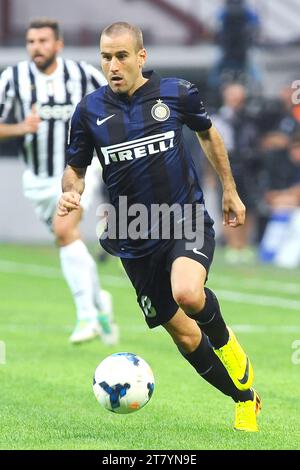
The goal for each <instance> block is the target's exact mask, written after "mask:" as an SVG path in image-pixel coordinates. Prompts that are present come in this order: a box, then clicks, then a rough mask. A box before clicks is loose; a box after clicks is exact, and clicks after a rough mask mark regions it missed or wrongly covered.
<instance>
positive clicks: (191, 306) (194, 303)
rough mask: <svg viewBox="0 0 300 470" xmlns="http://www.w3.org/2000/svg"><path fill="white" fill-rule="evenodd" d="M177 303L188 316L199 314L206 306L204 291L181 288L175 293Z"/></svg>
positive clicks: (187, 287) (195, 288) (194, 288)
mask: <svg viewBox="0 0 300 470" xmlns="http://www.w3.org/2000/svg"><path fill="white" fill-rule="evenodd" d="M173 296H174V299H175V302H176V303H177V304H178V305H179V307H180V308H182V310H184V311H185V312H186V313H188V314H192V313H197V312H199V311H200V310H202V308H203V306H204V304H205V294H204V291H203V289H201V288H200V289H199V287H198V286H197V287H192V286H180V287H178V288H177V289H175V290H174V291H173Z"/></svg>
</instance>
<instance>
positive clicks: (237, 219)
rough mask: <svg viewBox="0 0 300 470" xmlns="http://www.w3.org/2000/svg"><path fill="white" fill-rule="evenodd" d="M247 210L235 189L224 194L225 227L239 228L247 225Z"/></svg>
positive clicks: (225, 191)
mask: <svg viewBox="0 0 300 470" xmlns="http://www.w3.org/2000/svg"><path fill="white" fill-rule="evenodd" d="M245 217H246V208H245V206H244V204H243V203H242V201H241V200H240V198H239V195H238V193H237V191H236V190H235V189H232V190H224V193H223V225H228V226H229V227H238V226H239V225H243V224H244V223H245Z"/></svg>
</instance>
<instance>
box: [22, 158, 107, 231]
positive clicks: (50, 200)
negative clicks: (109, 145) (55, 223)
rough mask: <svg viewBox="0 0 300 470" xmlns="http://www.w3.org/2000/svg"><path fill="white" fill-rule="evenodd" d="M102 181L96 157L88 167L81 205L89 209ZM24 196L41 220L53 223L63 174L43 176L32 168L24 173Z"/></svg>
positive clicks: (48, 223) (49, 223)
mask: <svg viewBox="0 0 300 470" xmlns="http://www.w3.org/2000/svg"><path fill="white" fill-rule="evenodd" d="M100 181H101V167H100V163H99V161H98V159H96V158H94V159H93V161H92V164H91V165H90V166H89V167H88V168H87V171H86V176H85V189H84V192H83V194H82V197H81V201H80V205H81V207H82V208H83V209H84V210H87V209H88V208H89V207H90V205H91V202H92V200H93V197H94V195H95V192H96V190H97V188H99V185H100ZM23 192H24V196H25V197H26V198H27V199H29V200H30V202H31V203H32V204H33V206H34V210H35V212H36V214H37V216H38V218H39V219H40V220H42V221H43V222H44V223H46V224H47V225H48V226H49V225H51V219H52V218H53V216H54V214H55V212H56V207H57V203H58V200H59V198H60V196H61V192H62V191H61V176H52V177H41V176H36V175H35V174H34V173H32V171H31V170H30V169H27V170H25V172H24V173H23Z"/></svg>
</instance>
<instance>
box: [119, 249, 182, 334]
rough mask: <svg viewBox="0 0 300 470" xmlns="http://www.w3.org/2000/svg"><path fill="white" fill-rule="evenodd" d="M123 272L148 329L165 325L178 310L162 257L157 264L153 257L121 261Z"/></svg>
mask: <svg viewBox="0 0 300 470" xmlns="http://www.w3.org/2000/svg"><path fill="white" fill-rule="evenodd" d="M122 264H123V266H124V268H125V271H126V273H127V275H128V277H129V279H130V281H131V283H132V285H133V286H134V288H135V291H136V296H137V302H138V304H139V306H140V308H141V310H142V312H143V314H144V318H145V320H146V322H147V324H148V326H149V328H155V327H156V326H159V325H162V324H165V323H167V322H168V321H169V320H170V319H171V318H172V317H173V315H175V313H176V311H177V310H178V305H177V304H176V302H175V300H174V299H173V296H172V290H171V283H170V273H169V271H168V270H167V269H166V268H165V262H164V255H162V257H161V259H159V260H157V262H155V263H154V262H153V256H146V257H144V258H137V259H122Z"/></svg>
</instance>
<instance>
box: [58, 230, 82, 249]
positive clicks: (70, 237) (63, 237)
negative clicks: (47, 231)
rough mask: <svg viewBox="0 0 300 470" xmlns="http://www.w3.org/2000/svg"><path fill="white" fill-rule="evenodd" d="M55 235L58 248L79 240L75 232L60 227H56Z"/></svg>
mask: <svg viewBox="0 0 300 470" xmlns="http://www.w3.org/2000/svg"><path fill="white" fill-rule="evenodd" d="M54 234H55V238H56V244H57V245H58V246H66V245H69V244H70V243H72V242H73V241H75V240H76V239H77V238H78V235H77V233H75V232H74V231H73V230H66V229H65V228H63V227H60V226H56V227H55V228H54Z"/></svg>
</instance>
